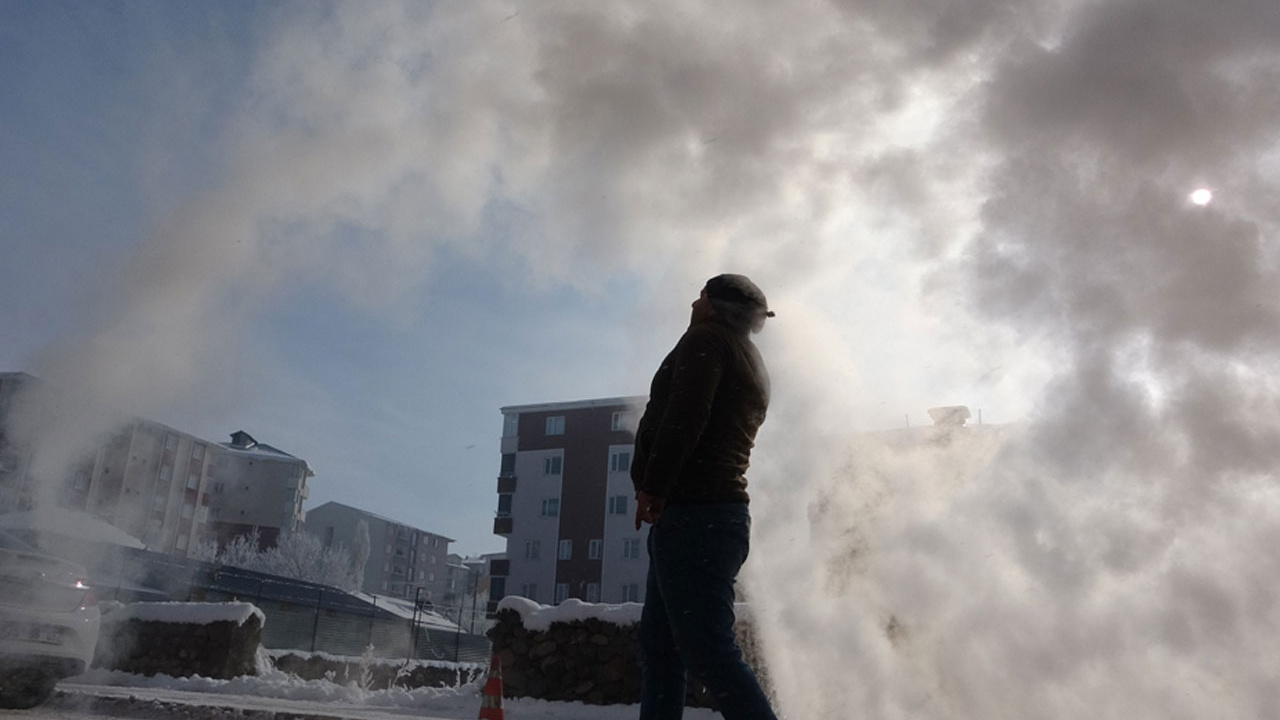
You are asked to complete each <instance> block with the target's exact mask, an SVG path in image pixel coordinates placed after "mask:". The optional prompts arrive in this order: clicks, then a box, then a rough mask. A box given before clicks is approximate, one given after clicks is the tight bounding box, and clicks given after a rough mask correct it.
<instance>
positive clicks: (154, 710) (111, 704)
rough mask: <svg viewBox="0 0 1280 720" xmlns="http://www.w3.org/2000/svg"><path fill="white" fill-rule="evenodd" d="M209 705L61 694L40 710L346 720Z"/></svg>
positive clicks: (186, 718) (181, 719) (167, 717)
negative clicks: (197, 713)
mask: <svg viewBox="0 0 1280 720" xmlns="http://www.w3.org/2000/svg"><path fill="white" fill-rule="evenodd" d="M210 701H211V702H210V703H209V704H201V705H192V704H190V703H182V702H173V701H169V700H148V699H146V698H140V697H137V696H135V695H130V696H128V697H114V696H104V695H91V694H87V693H78V692H67V691H66V690H58V691H56V692H55V693H54V695H53V697H51V698H49V700H48V702H46V703H44V705H42V706H41V708H42V709H44V710H66V711H74V712H87V713H92V714H94V715H104V716H107V717H118V718H130V720H144V719H145V720H191V718H192V717H193V716H194V715H195V713H196V711H198V712H199V717H200V720H247V719H250V718H252V720H345V716H343V715H316V714H311V713H295V712H289V711H278V710H253V709H249V708H238V707H231V706H226V705H218V704H217V702H216V696H215V697H211V698H210Z"/></svg>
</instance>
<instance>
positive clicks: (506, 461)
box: [498, 453, 516, 475]
mask: <svg viewBox="0 0 1280 720" xmlns="http://www.w3.org/2000/svg"><path fill="white" fill-rule="evenodd" d="M515 471H516V454H515V453H503V454H502V467H501V468H500V469H499V470H498V473H499V474H500V475H511V474H514V473H515Z"/></svg>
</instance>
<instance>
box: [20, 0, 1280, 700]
mask: <svg viewBox="0 0 1280 720" xmlns="http://www.w3.org/2000/svg"><path fill="white" fill-rule="evenodd" d="M282 7H283V9H282V10H281V11H280V12H279V14H278V15H277V16H275V17H273V19H272V22H271V24H270V27H268V28H266V29H264V30H263V32H262V36H261V40H260V43H259V45H258V46H257V47H256V48H255V54H254V57H253V64H252V72H251V73H250V77H249V79H248V82H247V83H246V85H245V87H243V88H242V89H241V90H242V97H241V100H242V102H240V103H239V104H238V106H237V112H236V115H235V117H234V118H233V119H232V120H231V121H229V123H228V125H229V128H230V129H229V130H228V132H227V139H226V140H225V145H226V147H225V150H226V157H227V158H228V159H227V160H226V162H225V165H224V166H223V167H221V168H220V172H221V175H220V176H219V177H218V178H217V181H216V182H214V183H212V187H211V188H210V189H208V190H206V191H204V192H201V193H196V194H195V195H194V196H193V197H192V198H190V199H189V200H188V201H187V202H186V203H185V204H183V205H181V206H178V207H176V208H173V209H172V211H171V212H170V213H169V214H167V215H165V216H164V217H162V218H158V219H157V221H156V223H155V225H154V231H153V233H152V234H151V235H150V236H149V237H148V238H146V239H144V240H142V241H140V246H139V248H138V252H137V254H136V258H135V259H134V260H133V261H132V262H129V263H126V271H125V272H124V273H123V275H122V276H121V277H119V278H116V279H115V280H113V281H111V282H108V283H107V284H106V285H107V286H106V287H104V288H103V290H102V293H101V294H102V298H103V300H102V302H100V303H99V304H98V306H97V307H96V309H95V311H94V312H93V313H89V314H86V319H85V321H84V322H83V327H82V328H81V329H80V331H79V332H76V333H73V334H71V335H69V336H68V337H66V338H64V339H63V340H62V341H60V342H59V343H58V344H57V346H56V347H53V348H50V349H49V352H48V353H46V354H45V359H44V360H43V361H41V362H40V363H38V365H37V366H36V367H34V368H33V371H34V372H36V373H37V374H39V375H41V376H42V377H45V378H46V379H48V380H50V381H52V382H54V383H55V384H63V385H73V386H76V387H94V388H108V390H105V391H102V392H103V394H104V396H103V397H99V398H95V399H96V400H100V401H101V402H102V403H103V404H104V405H110V406H113V407H115V406H119V405H123V406H125V407H127V408H128V409H129V410H132V411H135V412H139V413H143V414H150V413H153V412H154V413H156V414H163V412H162V411H163V410H164V409H166V408H171V407H174V406H176V405H177V404H180V403H181V402H183V401H185V400H186V399H188V398H189V397H191V395H192V393H193V389H194V388H195V387H197V386H203V387H207V386H209V385H214V386H219V385H221V386H228V387H229V386H231V385H233V384H234V383H233V380H232V379H233V378H234V377H235V376H236V375H237V372H236V370H237V369H238V366H237V363H238V362H241V360H240V359H238V358H237V357H236V356H235V353H234V352H232V349H234V348H235V347H236V344H237V343H236V340H237V338H238V337H240V333H241V332H242V330H241V328H242V321H243V320H244V319H245V318H248V317H251V316H252V315H253V313H254V311H255V310H256V309H258V308H260V307H262V306H263V305H264V304H266V303H269V302H271V300H272V299H273V298H274V297H277V296H278V295H279V293H282V292H284V290H282V289H281V288H282V286H285V287H288V286H290V284H289V283H288V282H285V281H284V278H283V276H284V274H285V273H284V270H285V268H287V269H288V270H289V271H290V273H294V272H296V273H297V274H298V275H300V276H302V277H306V278H308V282H311V283H314V284H316V285H318V286H322V287H325V288H329V289H330V290H331V292H333V293H334V294H335V295H336V296H337V297H339V298H341V299H342V301H343V302H345V303H347V304H349V305H351V306H353V307H357V308H360V309H361V310H363V311H365V312H368V313H370V314H371V315H382V314H392V315H394V314H396V313H403V312H406V311H405V310H404V309H403V308H401V307H399V306H398V300H399V299H400V298H403V297H404V296H405V294H406V293H409V292H411V291H412V290H413V289H414V288H416V287H417V286H418V285H419V284H420V283H421V282H422V278H423V277H424V275H425V274H426V273H427V271H428V270H429V269H430V268H431V267H433V264H434V263H436V262H437V261H438V260H439V258H440V257H442V256H445V255H448V256H459V257H467V258H471V259H473V261H474V262H475V263H476V264H477V265H486V264H487V265H491V266H492V267H493V268H494V269H495V275H496V276H498V277H501V278H503V279H504V281H508V282H515V281H511V280H508V278H512V277H524V278H526V279H525V280H522V281H519V282H523V283H526V284H528V285H530V286H534V287H556V286H565V285H569V286H573V287H575V288H577V289H578V290H580V291H581V292H582V293H584V294H585V296H587V297H591V294H592V293H597V292H600V288H601V287H602V286H603V285H604V284H605V283H606V282H607V281H608V280H610V279H617V278H624V279H627V280H629V281H631V282H632V283H633V286H634V287H635V288H636V289H637V293H638V294H637V297H636V298H635V302H636V310H635V313H634V316H633V317H630V318H625V319H624V320H623V321H625V322H628V323H630V324H632V325H634V326H635V328H636V330H635V334H636V338H637V347H648V346H649V345H650V344H652V343H654V342H656V340H655V338H660V337H665V335H662V334H661V333H658V332H655V328H661V329H665V330H669V331H671V332H670V333H668V334H669V335H670V338H671V339H672V340H673V339H674V337H675V334H674V333H675V331H676V326H675V325H674V324H673V322H674V321H673V320H672V318H680V317H683V316H684V313H685V307H686V304H687V303H688V301H689V300H691V299H692V298H693V297H694V296H695V295H696V290H697V287H698V284H699V283H701V282H702V281H703V280H704V279H705V278H706V277H709V276H710V275H713V274H715V273H717V272H720V271H723V270H730V271H736V272H744V273H746V274H749V275H751V276H752V277H753V278H754V279H756V280H757V282H758V283H759V284H760V285H761V286H762V287H763V288H764V289H765V291H766V292H767V293H769V296H770V300H771V304H772V305H774V306H775V307H776V309H777V310H778V315H779V316H778V318H777V319H776V320H775V321H771V322H770V324H769V327H767V328H766V330H765V332H764V333H763V334H762V335H760V336H759V341H760V344H761V346H762V350H763V352H764V354H765V356H766V358H767V360H768V361H769V363H770V367H771V370H772V372H773V375H774V380H775V383H774V392H775V399H774V407H773V409H772V411H771V416H770V420H769V421H768V422H767V423H766V424H765V426H764V428H763V430H762V433H761V438H760V446H759V448H758V450H757V451H756V455H755V461H756V463H755V468H754V469H753V473H752V490H753V498H754V503H753V508H754V513H755V517H756V534H755V538H754V543H755V547H754V551H753V557H752V561H751V564H750V567H749V570H748V589H749V591H750V593H751V596H752V599H753V603H754V604H755V605H756V606H757V616H758V617H757V619H758V621H759V622H760V623H761V626H762V630H763V633H764V639H765V641H766V650H767V653H768V656H769V659H770V672H771V677H772V679H773V682H774V686H775V690H776V692H777V695H778V698H779V701H780V702H781V704H782V710H783V712H784V714H786V715H787V716H789V717H792V718H801V717H821V718H833V717H859V716H865V717H878V718H906V717H912V718H970V717H991V718H1028V717H1036V718H1079V717H1082V716H1088V717H1092V718H1099V719H1103V718H1129V717H1135V716H1137V717H1165V718H1201V717H1206V716H1213V717H1231V718H1269V717H1275V716H1276V715H1277V714H1278V713H1280V708H1277V703H1278V702H1280V698H1277V696H1276V692H1275V690H1274V687H1275V686H1276V684H1277V681H1278V680H1280V657H1277V654H1276V651H1275V650H1274V647H1273V645H1274V641H1273V638H1274V637H1275V636H1276V634H1277V631H1280V606H1278V605H1277V597H1276V590H1275V588H1274V585H1275V583H1274V579H1275V578H1276V577H1277V570H1280V568H1277V564H1278V563H1280V560H1277V555H1276V553H1275V551H1274V548H1275V547H1276V546H1277V540H1280V498H1278V497H1277V491H1276V486H1275V468H1276V467H1277V462H1276V461H1277V459H1278V458H1277V457H1276V456H1277V453H1280V437H1277V435H1278V434H1280V424H1278V423H1277V413H1276V411H1277V401H1278V400H1280V394H1278V390H1280V388H1277V383H1276V380H1275V377H1274V370H1275V365H1276V361H1275V358H1276V356H1277V351H1278V350H1280V347H1278V346H1280V339H1278V338H1277V327H1280V326H1278V325H1277V322H1276V320H1277V317H1276V314H1277V298H1276V295H1275V292H1274V287H1275V286H1276V279H1277V273H1276V258H1275V240H1276V222H1277V213H1278V212H1280V210H1278V209H1277V206H1276V204H1275V202H1274V198H1275V197H1276V195H1277V190H1280V188H1278V187H1277V184H1278V183H1277V180H1278V179H1280V177H1278V171H1280V163H1278V161H1280V155H1278V154H1277V139H1278V138H1277V126H1276V124H1275V122H1274V120H1273V118H1275V117H1276V116H1277V114H1278V113H1277V111H1278V110H1280V85H1278V84H1277V83H1276V82H1275V79H1276V77H1277V73H1278V72H1280V50H1278V48H1280V5H1277V4H1276V3H1275V2H1273V0H1224V1H1223V2H1218V3H1212V4H1210V3H1203V2H1197V1H1195V0H1112V1H1111V2H1086V1H1084V0H1056V1H1045V2H1039V3H1007V2H1002V1H998V0H964V1H960V2H953V3H945V4H938V3H931V2H925V1H924V0H907V1H905V2H897V3H884V2H876V1H874V0H847V1H845V2H834V1H833V2H818V1H802V2H797V3H788V4H785V5H784V4H778V3H766V2H745V3H737V4H734V5H731V6H730V5H716V4H712V5H703V6H692V7H691V6H688V5H687V4H685V3H676V2H657V3H649V4H647V5H645V6H636V5H634V4H629V3H622V2H596V3H589V4H586V3H575V2H546V3H540V4H538V5H537V6H528V5H521V4H516V3H509V2H494V1H489V2H485V1H481V2H472V3H465V4H449V3H436V4H425V3H390V2H388V3H379V4H377V5H371V4H356V3H332V4H330V3H324V4H311V3H292V4H285V5H284V6H282ZM1202 187H1204V188H1210V189H1212V192H1213V202H1212V203H1209V204H1206V205H1198V204H1196V203H1193V202H1190V201H1189V199H1188V195H1189V193H1191V192H1192V191H1194V190H1196V189H1198V188H1202ZM191 257H197V258H199V259H200V262H199V263H198V264H188V260H189V259H190V258H191ZM188 267H190V268H195V267H199V272H195V271H194V270H191V271H185V270H181V269H182V268H188ZM174 268H179V269H180V270H181V272H180V274H179V275H178V276H176V279H175V275H174V274H173V270H174ZM192 328H199V329H200V332H199V333H198V334H193V333H192V332H191V329H192ZM125 340H127V342H126V341H125ZM662 342H663V343H665V342H666V341H665V340H663V341H662ZM157 346H162V347H170V348H180V349H181V350H182V351H181V352H175V353H165V354H158V353H153V352H148V351H147V349H148V348H154V347H157ZM664 349H665V348H664ZM621 362H632V361H631V360H623V361H621ZM651 370H652V368H651V367H650V366H649V363H648V362H647V361H645V362H641V361H639V360H635V361H634V367H633V368H632V369H631V373H632V375H633V377H634V379H635V382H634V385H635V386H636V387H643V384H644V382H645V380H646V379H647V374H648V372H650V371H651ZM949 403H966V404H969V405H970V406H971V407H973V408H974V409H975V410H976V409H977V408H979V407H981V408H984V409H985V410H986V412H987V420H988V422H995V423H997V424H999V425H1000V426H1001V427H999V428H996V429H993V430H991V432H990V433H989V434H985V435H984V434H981V433H978V432H972V433H968V435H971V436H972V437H968V435H966V437H968V439H967V440H966V439H965V438H961V439H957V440H954V441H949V442H947V443H941V444H939V443H932V444H931V443H929V442H926V443H925V444H924V447H923V448H922V449H920V450H915V449H913V446H912V445H911V444H910V443H906V444H901V443H897V442H889V443H887V444H886V443H885V442H880V441H879V440H884V437H885V436H863V435H857V433H859V432H862V431H869V430H875V429H883V428H888V427H897V426H900V425H904V424H905V422H904V418H903V417H902V415H903V413H908V414H909V417H910V420H911V422H912V424H913V425H916V426H922V425H924V424H925V423H926V422H927V420H926V419H925V417H924V415H923V411H924V410H925V408H927V407H931V406H935V405H942V404H949ZM60 407H62V406H61V405H60V404H59V403H57V402H50V403H47V404H46V405H45V406H44V407H43V408H42V410H41V411H40V412H38V413H35V412H34V411H33V415H32V417H33V418H37V419H38V420H39V423H43V424H45V425H48V424H49V423H52V425H53V426H55V427H57V428H60V429H61V431H63V432H69V433H72V434H73V435H75V436H77V437H83V438H85V439H86V440H88V439H89V438H91V437H93V436H94V435H95V433H101V432H104V431H105V421H104V423H103V424H95V423H94V422H91V418H85V417H81V416H79V415H75V416H74V417H73V416H69V415H68V416H60V415H59V414H58V413H59V412H63V413H64V414H65V413H66V412H69V411H67V410H65V409H63V410H60V409H59V408H60ZM60 417H61V418H62V419H59V418H60ZM72 420H74V421H75V422H74V423H72V422H71V421H72ZM35 424H36V423H35V421H34V420H33V421H32V426H33V427H34V426H35ZM972 424H973V422H972V421H971V425H972ZM970 429H972V430H976V428H970ZM925 432H927V430H923V429H922V430H921V433H925ZM957 432H958V433H959V432H960V431H957ZM966 432H967V430H966ZM962 434H963V433H962ZM59 447H65V443H61V444H59ZM59 462H60V461H59V460H58V458H56V457H52V456H49V457H44V458H43V459H42V460H41V463H42V464H40V465H39V467H41V468H46V470H45V471H44V472H46V474H47V475H48V476H50V477H54V476H56V474H57V467H58V465H59Z"/></svg>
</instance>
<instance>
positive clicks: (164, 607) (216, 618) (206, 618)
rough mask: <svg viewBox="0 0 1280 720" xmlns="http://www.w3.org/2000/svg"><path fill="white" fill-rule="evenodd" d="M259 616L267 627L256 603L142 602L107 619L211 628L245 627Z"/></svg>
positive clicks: (112, 612)
mask: <svg viewBox="0 0 1280 720" xmlns="http://www.w3.org/2000/svg"><path fill="white" fill-rule="evenodd" d="M254 616H257V618H258V622H259V623H261V624H263V625H265V624H266V620H267V618H266V616H265V615H263V614H262V611H261V610H259V609H258V608H257V607H256V606H254V605H253V603H246V602H226V603H198V602H140V603H131V604H129V605H123V606H121V607H120V608H118V609H116V610H112V611H111V613H110V615H108V618H109V619H110V620H111V621H112V622H117V621H119V622H123V621H126V620H140V621H143V622H163V623H185V624H192V625H208V624H209V623H216V622H233V623H235V624H237V625H243V624H244V623H245V622H246V621H247V620H248V619H249V618H250V617H254Z"/></svg>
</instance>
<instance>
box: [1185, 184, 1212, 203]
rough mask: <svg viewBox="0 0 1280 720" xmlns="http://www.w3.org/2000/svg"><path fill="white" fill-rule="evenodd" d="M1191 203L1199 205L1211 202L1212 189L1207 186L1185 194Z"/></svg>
mask: <svg viewBox="0 0 1280 720" xmlns="http://www.w3.org/2000/svg"><path fill="white" fill-rule="evenodd" d="M1187 198H1188V199H1189V200H1191V202H1192V203H1194V204H1196V205H1200V206H1201V207H1203V206H1205V205H1208V204H1209V203H1211V202H1213V191H1212V190H1210V189H1209V188H1198V189H1196V190H1194V191H1193V192H1192V193H1191V194H1190V195H1188V196H1187Z"/></svg>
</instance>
